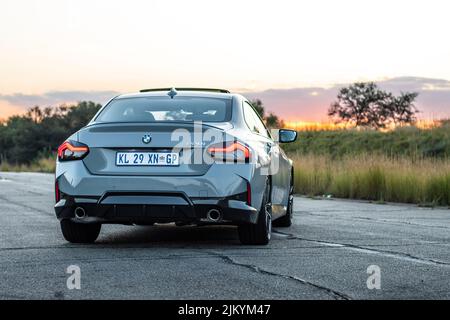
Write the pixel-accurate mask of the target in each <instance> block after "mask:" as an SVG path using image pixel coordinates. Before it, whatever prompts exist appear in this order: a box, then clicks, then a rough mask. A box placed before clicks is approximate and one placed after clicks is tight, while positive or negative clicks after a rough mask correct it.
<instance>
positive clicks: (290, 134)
mask: <svg viewBox="0 0 450 320" xmlns="http://www.w3.org/2000/svg"><path fill="white" fill-rule="evenodd" d="M296 139H297V131H294V130H288V129H280V130H279V131H278V142H280V143H289V142H294V141H295V140H296Z"/></svg>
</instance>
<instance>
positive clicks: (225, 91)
mask: <svg viewBox="0 0 450 320" xmlns="http://www.w3.org/2000/svg"><path fill="white" fill-rule="evenodd" d="M172 89H175V90H176V91H200V92H201V91H203V92H217V93H231V92H230V91H229V90H226V89H216V88H176V87H175V88H156V89H142V90H139V92H158V91H163V92H164V91H170V90H172Z"/></svg>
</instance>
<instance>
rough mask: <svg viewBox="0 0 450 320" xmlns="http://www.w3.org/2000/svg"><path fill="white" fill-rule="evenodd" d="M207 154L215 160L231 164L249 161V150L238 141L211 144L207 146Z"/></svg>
mask: <svg viewBox="0 0 450 320" xmlns="http://www.w3.org/2000/svg"><path fill="white" fill-rule="evenodd" d="M208 153H209V154H210V156H211V157H212V158H214V159H216V160H222V161H233V162H237V161H245V162H248V161H249V160H250V149H249V148H248V147H247V146H246V145H244V144H242V143H240V142H238V141H229V142H221V143H216V144H213V145H211V146H209V148H208Z"/></svg>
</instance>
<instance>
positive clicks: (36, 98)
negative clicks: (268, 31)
mask: <svg viewBox="0 0 450 320" xmlns="http://www.w3.org/2000/svg"><path fill="white" fill-rule="evenodd" d="M346 85H348V84H346V83H342V84H336V85H334V86H332V87H327V88H321V87H313V88H309V87H308V88H306V87H305V88H293V89H270V90H265V91H260V92H246V93H244V95H245V96H246V97H247V98H249V99H255V98H258V99H261V100H262V101H263V103H264V105H265V106H266V109H267V110H268V111H269V112H274V113H275V114H277V115H279V116H280V117H282V118H283V119H286V120H302V121H327V120H328V118H327V109H328V106H329V105H330V104H331V102H332V101H334V100H335V98H336V95H337V92H338V90H339V88H341V87H343V86H346ZM378 85H379V86H380V87H381V88H382V89H384V90H388V91H391V92H393V93H395V94H399V93H400V92H406V91H415V92H418V93H419V97H418V98H417V103H416V105H417V107H418V108H419V110H420V111H421V114H420V116H421V117H423V118H428V119H442V118H450V81H448V80H442V79H430V78H419V77H398V78H392V79H387V80H383V81H379V82H378ZM117 94H118V93H117V92H114V91H50V92H46V93H44V94H41V95H27V94H22V93H16V94H11V95H1V94H0V119H1V118H6V117H7V116H10V115H11V114H16V113H20V112H21V111H22V112H23V111H26V110H27V109H28V108H30V107H33V106H35V105H39V106H43V107H45V106H56V105H59V104H62V103H73V102H77V101H81V100H91V101H94V102H97V103H101V104H104V103H106V102H107V101H108V100H109V99H111V98H112V97H114V96H116V95H117Z"/></svg>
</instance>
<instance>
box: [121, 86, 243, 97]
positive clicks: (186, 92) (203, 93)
mask: <svg viewBox="0 0 450 320" xmlns="http://www.w3.org/2000/svg"><path fill="white" fill-rule="evenodd" d="M173 89H175V90H176V96H180V97H183V96H184V97H205V98H222V99H232V98H233V97H237V96H240V95H238V94H232V93H230V92H229V91H227V90H223V89H201V88H199V89H197V88H186V89H183V88H182V89H176V88H173ZM173 89H169V90H167V89H166V88H164V89H146V90H141V91H140V92H135V93H126V94H121V95H119V96H117V97H116V99H125V98H139V97H168V96H169V93H170V92H171V91H170V90H173Z"/></svg>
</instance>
